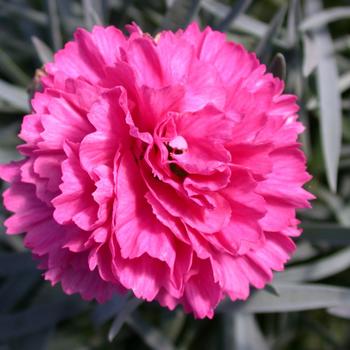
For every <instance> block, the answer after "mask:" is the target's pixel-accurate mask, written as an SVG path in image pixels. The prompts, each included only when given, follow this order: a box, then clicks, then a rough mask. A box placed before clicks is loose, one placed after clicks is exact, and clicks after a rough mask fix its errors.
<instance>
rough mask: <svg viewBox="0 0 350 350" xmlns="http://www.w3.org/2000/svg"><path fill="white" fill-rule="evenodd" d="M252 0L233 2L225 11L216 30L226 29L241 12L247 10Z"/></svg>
mask: <svg viewBox="0 0 350 350" xmlns="http://www.w3.org/2000/svg"><path fill="white" fill-rule="evenodd" d="M251 3H252V0H237V1H235V2H234V4H233V6H232V7H231V10H230V11H229V12H228V13H227V15H226V17H225V18H224V19H223V20H222V22H221V23H220V24H219V25H218V26H217V30H220V31H223V32H224V31H226V30H227V29H228V28H229V27H230V25H231V24H232V23H233V21H234V20H235V19H236V18H237V17H238V16H239V15H240V14H242V13H244V12H245V11H247V9H248V7H249V6H250V5H251Z"/></svg>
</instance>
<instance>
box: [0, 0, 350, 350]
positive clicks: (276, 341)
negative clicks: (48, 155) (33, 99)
mask: <svg viewBox="0 0 350 350" xmlns="http://www.w3.org/2000/svg"><path fill="white" fill-rule="evenodd" d="M346 4H349V2H348V1H345V0H335V1H326V0H324V1H323V2H322V0H304V1H302V0H289V1H287V0H266V1H257V0H253V1H250V0H247V1H240V0H236V1H233V0H232V1H228V0H227V1H224V0H222V1H219V0H201V1H200V0H193V1H181V0H163V1H158V0H133V1H132V0H130V1H128V0H109V1H107V0H82V1H79V0H74V1H70V0H60V1H58V0H46V1H36V0H11V1H4V0H0V162H6V161H8V160H10V159H13V158H14V157H16V152H15V146H16V145H17V144H18V142H19V141H18V139H17V138H16V133H17V132H18V130H19V125H20V121H21V118H22V116H23V114H25V113H27V112H28V111H29V109H30V107H29V103H28V101H29V97H28V91H29V92H30V90H32V89H33V85H32V84H35V81H34V82H32V83H30V82H31V81H33V78H32V77H34V76H35V71H36V69H40V67H41V65H42V64H43V63H44V62H47V61H49V60H51V58H52V52H54V51H56V50H57V49H59V48H61V47H62V45H63V44H64V42H66V41H67V40H70V39H71V37H72V33H73V32H74V30H75V28H76V27H78V26H82V27H86V28H91V27H92V26H93V25H94V24H109V23H110V24H113V25H116V26H118V27H120V28H122V27H123V26H124V25H125V24H126V23H129V22H131V21H135V22H137V23H138V24H139V25H140V26H141V27H142V28H143V29H144V30H145V31H148V32H150V33H151V34H153V35H154V34H156V33H157V31H158V30H160V28H170V29H176V28H180V27H184V26H186V25H187V24H188V23H190V22H191V21H192V20H196V21H198V22H199V23H200V24H201V25H203V26H204V25H207V24H209V25H211V26H212V27H214V28H218V29H220V30H225V31H227V35H228V38H229V39H232V40H235V41H238V42H242V43H243V44H244V45H245V46H246V47H247V48H248V49H250V50H255V51H256V52H257V54H258V55H259V57H260V59H261V60H262V61H263V62H264V63H265V64H266V65H267V66H268V69H269V71H270V72H272V73H273V74H274V75H276V76H279V77H282V78H285V79H286V88H287V91H289V92H292V93H295V94H297V95H298V97H299V103H300V106H301V110H300V117H301V119H302V121H303V123H304V124H305V126H306V127H307V130H306V132H305V134H304V135H303V139H302V140H301V141H302V142H303V147H304V148H305V151H306V152H307V154H308V156H309V161H310V163H309V169H310V172H311V173H312V174H313V175H314V180H313V181H312V182H311V183H310V184H308V185H307V187H308V189H309V190H310V191H311V192H313V193H315V194H316V195H317V197H318V199H317V200H316V201H314V203H313V209H312V210H310V211H305V212H304V211H302V212H300V213H299V215H300V217H301V219H302V221H303V228H304V234H303V236H302V237H301V238H300V239H299V241H298V242H297V243H298V245H299V250H298V252H297V254H296V256H295V257H294V258H293V259H292V261H291V262H290V264H289V266H288V267H287V269H286V271H285V272H283V273H279V274H277V275H276V278H275V281H274V283H273V284H272V285H270V286H268V287H267V288H266V289H265V290H263V291H254V292H253V293H252V296H251V297H250V298H249V300H248V301H247V302H236V303H232V302H229V301H224V302H223V303H222V304H221V305H220V307H219V309H218V314H217V316H216V317H215V318H214V319H213V320H201V321H195V320H193V318H192V316H186V315H185V314H184V313H183V312H182V311H181V310H176V311H174V312H169V311H167V310H164V309H161V308H160V307H159V306H158V305H157V304H147V305H146V304H142V303H141V302H140V301H136V300H135V299H132V298H131V296H129V295H126V296H116V297H115V298H114V299H113V300H111V301H110V302H108V303H106V304H105V305H96V304H95V303H86V302H83V301H81V300H80V299H79V298H78V297H77V298H76V297H68V296H65V295H63V294H62V292H61V290H60V288H52V287H51V286H49V284H48V283H47V282H43V281H42V280H41V278H40V272H38V271H37V270H36V268H35V264H34V262H33V261H32V260H31V258H30V256H29V254H28V253H27V252H24V251H22V250H23V247H22V244H21V238H19V237H8V236H5V235H4V234H1V235H0V348H1V349H3V348H4V349H21V350H26V349H35V350H40V349H49V350H59V349H89V350H90V349H91V350H93V349H101V350H102V349H116V348H118V349H147V348H151V349H157V350H158V349H181V350H185V349H197V348H203V349H236V350H253V349H262V350H267V349H274V350H280V349H281V350H289V349H301V350H303V349H309V350H319V349H349V348H350V340H349V336H348V327H349V322H350V321H349V319H350V270H349V267H350V248H349V247H348V246H349V244H350V171H349V168H350V94H349V91H350V75H349V71H350V36H349V33H350V20H349V18H350V6H346ZM6 215H7V213H6V212H5V211H4V209H3V208H0V217H1V219H4V218H5V217H6ZM2 231H3V228H1V227H0V233H2ZM307 310H308V311H307ZM108 338H109V340H110V341H111V342H110V341H109V340H108Z"/></svg>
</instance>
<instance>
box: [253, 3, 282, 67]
mask: <svg viewBox="0 0 350 350" xmlns="http://www.w3.org/2000/svg"><path fill="white" fill-rule="evenodd" d="M286 12H287V4H285V5H283V6H281V8H280V9H279V10H278V11H277V13H276V14H275V15H274V17H273V18H272V20H271V22H270V25H269V28H268V30H267V32H266V33H265V35H264V36H263V37H262V38H261V40H260V41H259V44H258V46H257V47H256V49H255V52H256V54H257V56H258V57H260V59H261V61H262V62H266V61H267V58H268V56H269V54H270V51H271V44H272V40H273V38H274V37H275V36H276V34H277V33H278V31H279V29H280V27H281V25H282V23H283V20H284V17H285V15H286Z"/></svg>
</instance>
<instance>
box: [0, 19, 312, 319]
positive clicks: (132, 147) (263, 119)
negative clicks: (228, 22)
mask: <svg viewBox="0 0 350 350" xmlns="http://www.w3.org/2000/svg"><path fill="white" fill-rule="evenodd" d="M128 29H129V32H130V35H129V36H125V35H124V34H123V33H122V32H121V31H120V30H118V29H116V28H114V27H107V28H103V27H100V26H96V27H94V29H93V31H92V33H89V32H87V31H85V30H83V29H78V30H77V32H76V33H75V40H74V41H72V42H69V43H68V44H67V45H66V46H65V48H64V49H63V50H60V51H59V52H58V53H56V55H55V58H54V62H52V63H49V64H46V65H45V67H44V68H45V72H46V76H45V77H43V78H42V84H43V91H42V92H37V93H36V94H35V97H34V98H33V100H32V108H33V111H32V113H31V114H30V115H27V116H25V118H24V120H23V125H22V130H21V133H20V135H19V136H20V138H21V139H22V140H23V141H24V144H22V145H20V146H19V147H18V150H19V152H20V153H21V154H22V155H23V156H24V159H23V160H20V161H18V162H12V163H11V164H8V165H2V166H1V168H0V175H1V177H2V178H3V179H5V180H6V181H8V182H10V183H11V185H10V187H9V188H8V189H7V190H6V191H5V192H4V203H5V206H6V208H7V209H8V210H9V211H11V212H13V213H14V214H13V215H12V216H11V217H10V218H9V219H8V220H7V221H6V223H5V224H6V226H7V233H8V234H18V233H25V238H24V243H25V246H26V247H28V248H29V249H30V250H31V251H32V252H33V254H34V256H36V257H37V258H38V259H39V261H40V268H41V269H44V270H45V272H44V276H45V279H46V280H50V281H51V283H52V284H55V283H57V282H61V284H62V288H63V289H64V291H65V292H66V293H68V294H71V293H80V294H81V295H82V297H83V298H84V299H88V300H90V299H93V298H95V299H97V300H98V301H99V302H104V301H106V300H107V299H109V298H110V297H111V296H112V295H113V293H115V292H123V291H125V290H131V291H132V292H133V293H134V295H135V296H136V297H138V298H142V299H145V300H147V301H151V300H157V301H158V302H159V303H160V304H161V305H163V306H167V307H168V308H170V309H174V308H175V307H176V306H177V305H178V304H182V305H183V307H184V309H185V311H187V312H193V313H194V315H195V317H197V318H203V317H212V316H213V312H214V308H215V307H216V306H217V304H218V303H219V302H220V301H221V300H222V299H223V298H224V297H226V296H228V297H230V298H231V299H232V300H236V299H246V298H247V297H248V295H249V289H250V286H254V287H256V288H263V287H264V286H265V284H266V283H267V282H269V281H271V279H272V270H277V271H280V270H283V266H284V264H285V262H286V261H287V260H288V258H289V257H290V255H291V253H292V252H293V251H294V249H295V245H294V243H293V241H292V239H291V238H290V237H293V236H298V235H299V234H300V230H299V229H298V228H297V225H298V220H297V219H296V218H295V210H296V208H303V207H308V206H309V203H308V200H310V199H311V198H312V195H310V194H309V193H308V192H306V191H305V190H304V189H303V188H302V186H303V184H304V183H305V182H307V181H308V180H309V179H310V176H309V175H308V174H307V172H306V170H305V158H304V155H303V153H302V151H301V150H300V147H299V143H298V141H297V137H298V134H299V133H300V132H302V131H303V127H302V125H301V124H300V123H299V122H297V121H296V120H297V115H296V113H297V111H298V107H297V105H296V97H295V96H293V95H285V94H282V92H283V88H284V84H283V82H282V81H281V80H279V79H277V78H274V77H273V76H272V75H271V74H267V73H266V68H265V66H264V65H262V64H260V63H259V61H258V60H257V58H256V56H255V55H254V54H252V53H248V52H247V51H246V50H245V49H244V48H243V47H242V46H241V45H239V44H236V43H233V42H228V41H227V40H226V37H225V35H224V34H222V33H219V32H216V31H213V30H212V29H210V28H209V27H207V28H206V29H205V30H204V31H203V32H202V31H200V29H199V28H198V25H196V24H192V25H190V26H189V27H188V28H187V29H186V30H184V31H182V30H179V31H177V32H176V33H173V32H170V31H164V32H161V33H160V34H159V35H157V37H156V38H152V37H151V36H150V35H148V34H145V33H142V31H141V30H140V29H139V28H138V27H137V26H136V25H132V26H128Z"/></svg>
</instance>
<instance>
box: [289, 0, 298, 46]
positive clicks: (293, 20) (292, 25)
mask: <svg viewBox="0 0 350 350" xmlns="http://www.w3.org/2000/svg"><path fill="white" fill-rule="evenodd" d="M299 17H300V0H291V1H289V8H288V17H287V38H288V44H289V45H290V46H291V47H294V46H295V44H296V41H297V36H298V24H299V20H300V18H299Z"/></svg>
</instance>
